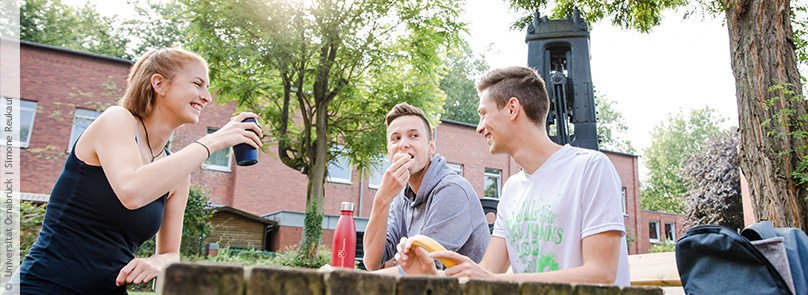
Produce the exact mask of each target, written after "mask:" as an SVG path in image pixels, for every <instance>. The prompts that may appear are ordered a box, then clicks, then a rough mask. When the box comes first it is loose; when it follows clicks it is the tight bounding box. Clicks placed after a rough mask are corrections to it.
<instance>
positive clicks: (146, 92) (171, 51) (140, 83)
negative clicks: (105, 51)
mask: <svg viewBox="0 0 808 295" xmlns="http://www.w3.org/2000/svg"><path fill="white" fill-rule="evenodd" d="M191 62H201V63H202V64H204V65H205V68H207V67H208V63H207V62H206V61H205V59H204V58H202V57H201V56H199V55H197V54H196V53H193V52H190V51H188V50H185V49H180V48H163V49H157V50H152V51H149V52H146V53H145V54H143V56H141V57H140V59H138V60H137V62H135V65H134V66H132V69H131V70H130V71H129V78H127V80H126V82H127V86H126V92H125V93H124V95H123V98H122V99H121V101H120V105H121V106H123V107H124V108H125V109H127V110H129V112H131V113H132V115H134V116H135V117H138V118H143V117H146V116H148V115H149V113H150V112H151V110H152V108H153V107H154V103H155V100H156V98H157V93H156V92H155V90H154V88H153V87H152V85H151V77H152V76H153V75H154V74H160V75H162V76H163V77H165V78H166V82H168V83H171V81H172V80H173V79H174V76H176V74H177V72H178V71H180V70H181V69H182V68H183V67H185V66H186V65H187V64H189V63H191Z"/></svg>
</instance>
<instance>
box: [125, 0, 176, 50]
mask: <svg viewBox="0 0 808 295" xmlns="http://www.w3.org/2000/svg"><path fill="white" fill-rule="evenodd" d="M132 4H133V6H134V9H135V12H136V13H137V15H138V17H136V18H132V19H128V20H126V21H124V22H123V30H125V31H126V32H128V34H129V35H130V36H132V37H134V38H133V39H135V40H138V43H137V45H135V46H134V48H133V49H132V50H133V51H134V56H140V55H142V54H143V53H145V52H147V51H149V50H152V49H159V48H166V47H175V46H181V45H184V44H185V43H187V41H188V39H187V38H186V36H187V34H188V26H189V25H190V24H189V17H188V15H186V14H185V9H184V7H183V5H182V3H180V2H177V1H160V0H145V2H143V1H138V0H135V1H134V2H132Z"/></svg>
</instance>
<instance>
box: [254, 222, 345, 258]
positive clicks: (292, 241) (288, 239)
mask: <svg viewBox="0 0 808 295" xmlns="http://www.w3.org/2000/svg"><path fill="white" fill-rule="evenodd" d="M270 236H271V239H270V242H269V244H270V247H269V251H273V252H277V251H280V252H286V249H287V248H288V247H292V248H294V249H297V247H298V245H299V244H300V238H301V237H302V236H303V228H302V227H293V226H280V227H278V228H276V229H275V230H273V231H272V232H271V233H270ZM333 240H334V230H333V229H324V230H323V246H325V247H326V248H328V249H331V242H332V241H333Z"/></svg>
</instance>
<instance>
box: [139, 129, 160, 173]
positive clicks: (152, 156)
mask: <svg viewBox="0 0 808 295" xmlns="http://www.w3.org/2000/svg"><path fill="white" fill-rule="evenodd" d="M138 119H140V118H138ZM140 124H143V132H144V133H146V146H147V147H148V149H149V155H151V162H152V163H153V162H154V159H156V158H157V157H159V156H160V155H162V154H163V149H160V152H159V153H157V155H156V156H155V155H154V152H152V149H151V143H150V142H149V129H147V128H146V123H144V122H143V119H140Z"/></svg>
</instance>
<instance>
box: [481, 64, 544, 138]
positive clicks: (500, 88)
mask: <svg viewBox="0 0 808 295" xmlns="http://www.w3.org/2000/svg"><path fill="white" fill-rule="evenodd" d="M544 85H545V84H544V80H543V79H542V78H541V76H539V73H537V72H536V70H534V69H531V68H528V67H508V68H501V69H494V70H490V71H488V72H486V73H485V74H484V75H483V76H482V77H481V78H480V81H479V82H477V93H482V92H483V91H485V90H486V89H489V90H488V92H489V93H490V94H491V97H492V98H493V99H494V101H495V102H496V103H497V108H498V109H500V110H501V109H502V108H503V107H505V104H507V103H508V99H510V98H511V97H516V98H517V99H519V103H521V104H522V107H524V109H525V114H526V115H527V117H528V118H530V120H531V121H533V122H535V123H538V124H539V125H541V126H544V124H545V123H544V121H545V120H546V119H547V110H548V109H549V108H550V100H549V98H548V97H547V89H546V88H545V86H544Z"/></svg>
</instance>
